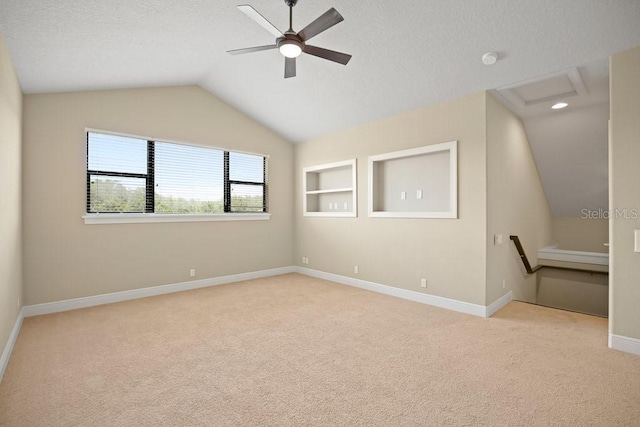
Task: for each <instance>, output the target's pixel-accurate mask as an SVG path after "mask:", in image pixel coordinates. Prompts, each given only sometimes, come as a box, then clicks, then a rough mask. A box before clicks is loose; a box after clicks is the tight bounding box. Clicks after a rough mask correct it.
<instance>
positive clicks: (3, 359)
mask: <svg viewBox="0 0 640 427" xmlns="http://www.w3.org/2000/svg"><path fill="white" fill-rule="evenodd" d="M23 319H24V307H23V308H22V309H20V311H19V312H18V318H17V319H16V323H14V325H13V329H12V330H11V335H9V341H7V345H5V346H4V351H3V352H2V356H0V381H2V377H4V371H5V370H6V369H7V365H8V364H9V358H10V357H11V352H13V346H14V345H15V344H16V341H17V340H18V334H19V333H20V328H21V327H22V320H23Z"/></svg>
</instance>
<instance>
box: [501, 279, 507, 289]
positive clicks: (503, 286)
mask: <svg viewBox="0 0 640 427" xmlns="http://www.w3.org/2000/svg"><path fill="white" fill-rule="evenodd" d="M506 287H507V279H502V289H505V288H506Z"/></svg>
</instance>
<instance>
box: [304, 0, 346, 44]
mask: <svg viewBox="0 0 640 427" xmlns="http://www.w3.org/2000/svg"><path fill="white" fill-rule="evenodd" d="M342 21H344V18H343V17H342V15H340V14H339V13H338V11H337V10H335V9H334V8H333V7H332V8H331V9H329V10H328V11H326V12H325V13H324V14H323V15H322V16H320V17H319V18H318V19H316V20H315V21H313V22H312V23H311V24H309V25H307V26H306V27H304V28H303V29H302V31H300V32H299V33H298V36H299V37H300V38H301V39H302V41H303V42H305V41H307V40H309V39H311V37H315V36H317V35H318V34H320V33H321V32H323V31H325V30H328V29H329V28H331V27H333V26H334V25H336V24H338V23H340V22H342Z"/></svg>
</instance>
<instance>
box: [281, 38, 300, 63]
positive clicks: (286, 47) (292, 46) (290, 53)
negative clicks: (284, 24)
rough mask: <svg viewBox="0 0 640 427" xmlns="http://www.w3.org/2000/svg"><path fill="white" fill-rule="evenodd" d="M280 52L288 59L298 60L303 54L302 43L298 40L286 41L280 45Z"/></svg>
mask: <svg viewBox="0 0 640 427" xmlns="http://www.w3.org/2000/svg"><path fill="white" fill-rule="evenodd" d="M278 50H280V53H281V54H282V55H283V56H284V57H286V58H297V57H298V56H300V54H301V53H302V43H300V42H298V41H297V40H292V39H284V40H282V41H281V42H280V43H278Z"/></svg>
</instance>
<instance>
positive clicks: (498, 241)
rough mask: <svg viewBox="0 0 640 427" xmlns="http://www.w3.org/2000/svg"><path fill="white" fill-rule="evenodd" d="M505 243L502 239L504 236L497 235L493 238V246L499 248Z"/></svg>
mask: <svg viewBox="0 0 640 427" xmlns="http://www.w3.org/2000/svg"><path fill="white" fill-rule="evenodd" d="M502 242H503V238H502V234H496V235H495V236H493V244H494V245H496V246H498V245H501V244H502Z"/></svg>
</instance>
